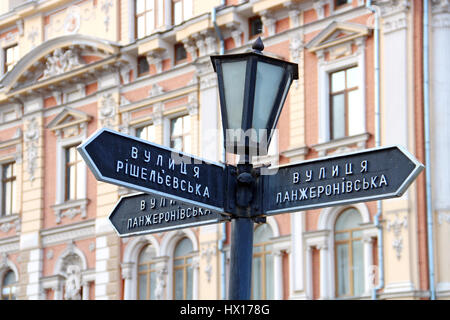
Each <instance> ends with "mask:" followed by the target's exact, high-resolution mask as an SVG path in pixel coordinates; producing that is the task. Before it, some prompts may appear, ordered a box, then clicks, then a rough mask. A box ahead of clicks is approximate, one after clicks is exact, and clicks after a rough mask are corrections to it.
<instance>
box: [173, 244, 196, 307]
mask: <svg viewBox="0 0 450 320" xmlns="http://www.w3.org/2000/svg"><path fill="white" fill-rule="evenodd" d="M185 239H186V240H187V241H190V242H191V246H192V251H191V252H190V253H189V254H187V255H184V256H179V257H177V256H175V251H176V250H177V247H178V246H179V245H180V243H181V242H182V241H183V240H185ZM194 250H195V249H194V245H193V244H192V241H191V239H190V238H189V237H182V238H181V239H179V240H178V241H177V243H176V244H175V246H174V251H173V270H172V277H173V283H172V290H173V295H172V298H173V300H176V285H177V278H176V271H177V270H182V271H183V298H182V300H186V299H187V296H188V292H187V278H188V277H187V272H188V268H189V267H191V268H192V281H193V286H192V298H191V299H193V298H194V281H195V276H194V258H195V256H196V254H195V251H194ZM187 259H192V262H191V263H188V262H187ZM178 260H182V261H183V263H182V264H180V265H176V263H175V261H178Z"/></svg>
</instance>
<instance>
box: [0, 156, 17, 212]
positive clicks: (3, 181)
mask: <svg viewBox="0 0 450 320" xmlns="http://www.w3.org/2000/svg"><path fill="white" fill-rule="evenodd" d="M9 165H12V166H13V167H12V169H11V170H12V176H11V177H7V178H5V169H6V167H7V166H9ZM16 165H17V163H16V162H15V161H8V162H4V163H1V164H0V169H1V172H0V177H1V208H0V209H1V211H0V218H2V217H10V216H12V215H14V214H17V212H15V211H16V209H17V208H16V205H17V203H16V201H17V200H16V199H14V196H15V194H16V191H17V175H16V174H17V168H16ZM14 182H15V185H14V186H13V187H12V188H13V189H12V190H11V195H10V199H9V200H10V201H11V203H10V207H11V210H10V212H6V202H7V199H6V194H5V191H6V186H7V184H9V183H14Z"/></svg>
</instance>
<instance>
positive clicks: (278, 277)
mask: <svg viewBox="0 0 450 320" xmlns="http://www.w3.org/2000/svg"><path fill="white" fill-rule="evenodd" d="M273 275H274V279H273V280H274V286H273V288H274V293H273V299H274V300H282V299H283V251H282V250H280V249H279V250H275V251H274V252H273Z"/></svg>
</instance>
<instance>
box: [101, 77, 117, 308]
mask: <svg viewBox="0 0 450 320" xmlns="http://www.w3.org/2000/svg"><path fill="white" fill-rule="evenodd" d="M119 84H120V79H119V77H116V75H115V74H114V73H110V74H107V75H105V76H103V77H101V78H100V79H99V87H101V88H110V89H109V90H106V91H105V92H103V93H101V95H99V106H98V113H99V114H98V121H99V122H98V127H99V128H101V127H104V126H107V127H109V128H112V129H114V130H117V128H118V124H119V112H118V107H119V104H120V94H119V92H118V90H117V86H118V85H119ZM118 190H119V187H118V186H116V185H113V184H110V183H105V182H100V181H97V207H96V220H95V238H96V239H95V248H96V250H95V259H96V261H95V299H96V300H109V299H118V298H119V292H118V289H119V280H120V279H119V278H120V277H119V274H120V271H119V265H120V262H119V248H120V247H119V246H120V241H119V238H118V237H117V234H116V232H115V231H114V229H113V228H112V226H111V223H110V221H109V219H108V215H109V213H110V212H111V210H112V209H113V208H114V206H115V204H116V203H117V199H118Z"/></svg>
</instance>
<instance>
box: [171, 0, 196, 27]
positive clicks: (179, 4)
mask: <svg viewBox="0 0 450 320" xmlns="http://www.w3.org/2000/svg"><path fill="white" fill-rule="evenodd" d="M192 14H193V7H192V0H172V21H173V24H174V25H177V24H180V23H181V22H183V21H185V20H188V19H190V18H191V17H192Z"/></svg>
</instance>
